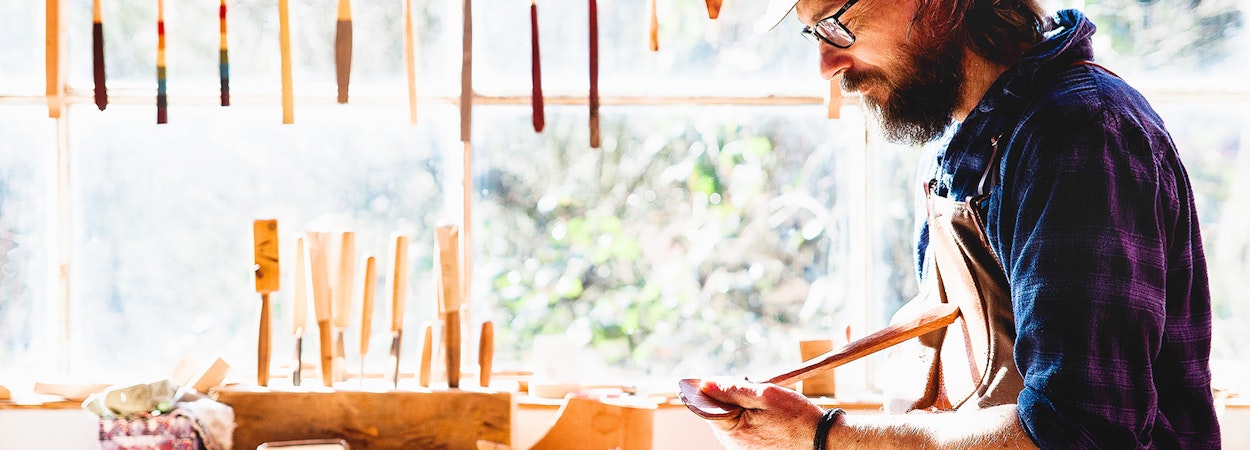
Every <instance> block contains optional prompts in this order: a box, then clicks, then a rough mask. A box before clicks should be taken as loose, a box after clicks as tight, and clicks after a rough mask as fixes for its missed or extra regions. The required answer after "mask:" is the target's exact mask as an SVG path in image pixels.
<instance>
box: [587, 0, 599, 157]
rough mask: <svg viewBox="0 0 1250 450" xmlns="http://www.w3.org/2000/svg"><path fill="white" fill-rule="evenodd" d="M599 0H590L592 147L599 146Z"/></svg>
mask: <svg viewBox="0 0 1250 450" xmlns="http://www.w3.org/2000/svg"><path fill="white" fill-rule="evenodd" d="M598 5H599V2H598V0H590V8H589V9H590V98H589V103H590V147H591V148H599V146H600V139H599V6H598Z"/></svg>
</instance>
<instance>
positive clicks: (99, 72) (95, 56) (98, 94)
mask: <svg viewBox="0 0 1250 450" xmlns="http://www.w3.org/2000/svg"><path fill="white" fill-rule="evenodd" d="M100 2H101V0H95V1H93V2H91V76H92V79H93V80H94V81H95V106H96V108H100V111H104V108H105V107H107V106H108V104H109V94H108V88H107V87H106V86H105V83H104V14H103V12H102V8H101V6H100Z"/></svg>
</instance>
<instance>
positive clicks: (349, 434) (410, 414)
mask: <svg viewBox="0 0 1250 450" xmlns="http://www.w3.org/2000/svg"><path fill="white" fill-rule="evenodd" d="M216 400H217V401H219V402H222V403H225V404H227V405H230V406H231V407H232V408H234V420H235V425H236V428H235V430H234V448H236V449H253V448H256V446H258V445H260V444H261V443H263V442H271V441H293V440H301V439H325V438H339V439H344V440H347V441H348V443H349V444H350V445H351V448H352V449H353V450H368V449H418V448H420V449H473V448H475V447H476V443H477V441H479V440H485V441H489V442H498V443H503V444H507V445H510V444H511V442H512V440H511V439H512V417H513V415H514V414H513V412H514V411H515V410H516V403H515V401H514V400H513V397H512V394H510V393H508V392H483V391H464V390H452V391H434V392H428V391H423V392H408V391H391V392H365V391H336V392H282V391H269V390H257V389H250V388H244V387H241V386H232V387H230V388H227V389H221V390H218V391H217V392H216ZM649 439H650V436H648V442H649Z"/></svg>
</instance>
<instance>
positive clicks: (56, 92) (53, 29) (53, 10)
mask: <svg viewBox="0 0 1250 450" xmlns="http://www.w3.org/2000/svg"><path fill="white" fill-rule="evenodd" d="M46 2H47V3H46V4H45V5H44V6H45V7H46V8H47V9H46V11H45V15H44V18H45V23H44V26H45V28H44V37H45V38H44V44H45V47H44V74H45V76H46V79H45V87H46V95H47V101H48V117H50V118H53V119H59V118H61V103H62V101H63V100H64V98H63V96H64V86H63V84H64V83H63V81H64V80H63V78H62V74H61V0H46Z"/></svg>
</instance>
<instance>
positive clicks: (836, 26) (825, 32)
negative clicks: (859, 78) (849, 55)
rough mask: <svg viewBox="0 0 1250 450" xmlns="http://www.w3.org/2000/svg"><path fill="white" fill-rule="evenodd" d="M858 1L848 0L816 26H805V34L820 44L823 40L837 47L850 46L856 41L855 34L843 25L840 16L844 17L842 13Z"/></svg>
mask: <svg viewBox="0 0 1250 450" xmlns="http://www.w3.org/2000/svg"><path fill="white" fill-rule="evenodd" d="M858 1H859V0H848V1H847V2H846V4H845V5H842V8H841V9H838V12H836V13H833V15H832V16H829V17H826V18H824V19H820V21H818V22H816V25H814V26H809V27H803V36H806V37H807V38H808V39H809V40H811V41H812V42H815V43H816V44H818V45H819V44H820V43H821V41H824V43H826V44H829V45H832V46H834V47H837V48H847V47H850V46H851V44H854V43H855V35H854V34H852V33H851V30H848V29H846V25H843V24H842V22H841V21H839V20H838V18H839V17H842V13H845V12H846V10H847V9H850V7H851V5H854V4H855V2H858Z"/></svg>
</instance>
